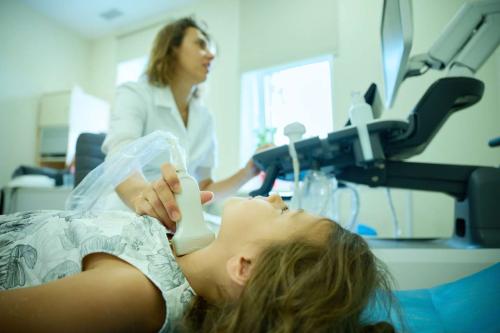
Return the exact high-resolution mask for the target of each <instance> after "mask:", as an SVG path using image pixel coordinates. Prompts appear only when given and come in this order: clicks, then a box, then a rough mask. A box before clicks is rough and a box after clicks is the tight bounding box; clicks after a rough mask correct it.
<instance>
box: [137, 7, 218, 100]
mask: <svg viewBox="0 0 500 333" xmlns="http://www.w3.org/2000/svg"><path fill="white" fill-rule="evenodd" d="M188 28H195V29H198V30H199V31H200V32H201V33H202V34H203V36H204V37H205V38H206V39H207V40H208V41H210V36H209V35H208V33H207V32H206V31H205V30H204V29H203V28H202V27H201V25H200V24H199V23H198V22H196V20H195V19H194V18H193V17H184V18H181V19H178V20H175V21H173V22H171V23H169V24H167V25H165V26H164V27H163V28H162V29H161V30H160V31H159V32H158V34H157V35H156V38H155V41H154V43H153V48H152V49H151V54H150V56H149V62H148V66H147V69H146V75H147V77H148V81H149V83H150V84H152V85H155V86H160V87H165V86H168V85H170V84H171V82H172V78H173V75H174V72H175V67H176V65H177V59H176V54H175V50H176V48H178V47H180V46H181V44H182V40H183V39H184V35H185V33H186V30H187V29H188ZM196 95H197V94H195V96H196Z"/></svg>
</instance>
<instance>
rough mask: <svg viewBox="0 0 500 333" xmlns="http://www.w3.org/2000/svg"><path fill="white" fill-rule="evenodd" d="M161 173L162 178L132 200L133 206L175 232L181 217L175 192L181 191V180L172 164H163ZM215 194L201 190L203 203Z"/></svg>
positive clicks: (136, 210)
mask: <svg viewBox="0 0 500 333" xmlns="http://www.w3.org/2000/svg"><path fill="white" fill-rule="evenodd" d="M161 174H162V177H161V178H160V179H157V180H156V181H154V182H152V183H149V184H148V185H146V186H145V187H144V188H143V189H142V190H141V191H140V192H139V194H138V195H137V196H136V197H135V198H134V199H133V200H132V206H133V209H134V211H135V212H136V213H137V214H139V215H149V216H151V217H154V218H156V219H158V220H159V221H160V222H161V223H163V224H164V225H165V226H166V227H167V228H168V229H169V230H171V231H173V232H175V229H176V222H177V221H179V219H180V218H181V212H180V210H179V207H178V206H177V202H176V200H175V194H177V193H180V191H181V187H180V182H179V178H178V177H177V173H176V172H175V167H174V166H173V165H172V164H169V163H165V164H163V165H162V166H161ZM213 196H214V194H213V193H212V192H210V191H200V201H201V203H202V204H204V203H206V202H208V201H210V200H212V198H213Z"/></svg>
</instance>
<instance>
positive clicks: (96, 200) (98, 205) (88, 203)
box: [66, 131, 213, 229]
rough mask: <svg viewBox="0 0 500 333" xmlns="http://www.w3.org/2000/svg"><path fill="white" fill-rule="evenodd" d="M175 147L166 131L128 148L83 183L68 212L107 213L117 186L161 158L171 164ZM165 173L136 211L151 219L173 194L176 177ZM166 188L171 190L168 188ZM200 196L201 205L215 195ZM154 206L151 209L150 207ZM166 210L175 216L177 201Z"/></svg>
mask: <svg viewBox="0 0 500 333" xmlns="http://www.w3.org/2000/svg"><path fill="white" fill-rule="evenodd" d="M172 144H178V142H177V138H176V137H175V136H174V135H172V134H170V133H168V132H165V131H155V132H153V133H151V134H149V135H146V136H144V137H142V138H139V139H138V140H135V141H134V142H131V143H130V144H128V145H126V146H125V147H123V148H122V149H121V150H120V151H119V152H117V153H115V154H113V155H112V156H110V157H108V158H107V159H106V161H105V162H103V163H102V164H101V165H99V166H98V167H97V168H95V169H94V170H92V171H91V172H90V173H89V174H88V175H87V176H86V177H85V179H83V181H82V182H81V183H80V184H79V185H78V186H77V187H76V188H75V189H74V190H73V191H72V192H71V193H70V195H69V197H68V199H67V200H66V209H68V210H80V211H98V210H105V209H106V198H107V197H108V196H109V195H110V194H112V193H114V191H115V188H116V187H117V186H119V185H120V184H121V183H123V182H124V181H125V180H127V179H128V178H129V177H131V176H132V175H134V174H136V173H138V174H141V173H142V170H143V168H144V167H145V166H146V165H148V164H149V163H150V162H151V161H153V160H154V159H155V158H157V157H158V156H165V157H166V159H167V160H170V159H171V158H170V155H171V154H170V151H171V146H172ZM172 162H173V163H175V164H179V163H182V161H172ZM166 170H167V171H166V175H162V177H161V178H160V179H158V180H156V181H154V182H152V183H151V184H149V185H148V186H147V187H146V188H144V189H143V190H142V191H141V193H142V195H141V198H136V200H135V208H136V209H135V211H136V212H137V213H139V214H145V215H151V216H153V217H156V218H159V217H160V215H159V214H158V213H154V207H155V206H156V207H158V199H160V202H161V198H162V197H163V198H165V197H167V196H168V194H165V190H168V191H170V194H171V192H172V189H171V188H170V185H168V184H169V182H172V178H173V176H172V175H170V173H171V169H170V168H169V167H166ZM168 170H170V171H168ZM162 171H163V170H162ZM174 172H175V170H174ZM162 173H163V172H162ZM175 177H177V176H175ZM165 179H166V181H165ZM162 183H163V184H162ZM167 185H168V188H170V189H168V188H167ZM172 186H174V185H172ZM155 188H156V190H155ZM157 191H159V192H157ZM158 193H160V194H158ZM200 196H201V198H200V200H201V202H202V203H205V202H207V201H209V200H210V199H211V197H212V196H213V194H211V193H210V192H208V193H206V192H202V193H200ZM147 198H150V199H151V202H150V201H148V203H149V206H148V205H146V204H145V203H144V201H146V200H147ZM151 203H152V207H150V206H151ZM162 205H163V204H162ZM166 206H167V208H166V213H165V212H163V214H164V215H165V214H166V215H167V216H169V212H170V213H173V212H172V211H170V210H175V209H176V208H177V207H176V203H175V201H173V202H172V201H171V200H167V203H166ZM163 207H165V205H163ZM169 217H170V216H169ZM160 220H161V219H160ZM162 222H163V223H164V224H165V225H166V226H167V227H169V228H170V229H175V227H174V224H173V221H172V219H170V218H169V219H166V220H164V221H162Z"/></svg>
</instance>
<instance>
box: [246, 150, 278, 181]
mask: <svg viewBox="0 0 500 333" xmlns="http://www.w3.org/2000/svg"><path fill="white" fill-rule="evenodd" d="M271 147H275V145H274V144H270V143H268V144H265V145H262V146H259V148H257V149H256V150H255V153H258V152H260V151H262V150H264V149H267V148H271ZM244 169H245V172H246V173H247V178H248V179H251V178H253V177H255V176H257V175H258V174H259V172H260V171H261V170H260V169H259V168H258V167H257V166H256V165H255V163H254V162H253V159H252V158H250V159H249V160H248V162H247V164H246V165H245V168H244Z"/></svg>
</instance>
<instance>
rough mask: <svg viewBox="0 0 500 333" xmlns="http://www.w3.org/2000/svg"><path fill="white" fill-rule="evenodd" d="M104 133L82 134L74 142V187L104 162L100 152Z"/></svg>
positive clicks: (102, 154) (103, 156)
mask: <svg viewBox="0 0 500 333" xmlns="http://www.w3.org/2000/svg"><path fill="white" fill-rule="evenodd" d="M105 137H106V134H105V133H99V134H96V133H82V134H80V135H79V136H78V139H77V140H76V151H75V187H76V186H77V185H78V184H79V183H80V182H81V181H82V179H83V178H85V176H86V175H87V174H88V173H89V172H90V171H92V170H93V169H94V168H96V167H97V166H98V165H99V164H101V163H102V162H104V158H105V155H104V153H103V152H102V150H101V146H102V143H103V141H104V138H105Z"/></svg>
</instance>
